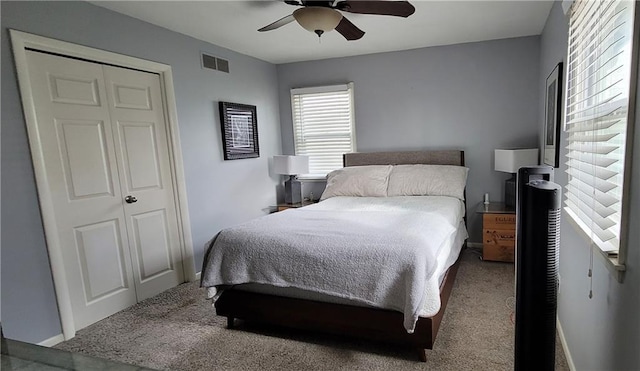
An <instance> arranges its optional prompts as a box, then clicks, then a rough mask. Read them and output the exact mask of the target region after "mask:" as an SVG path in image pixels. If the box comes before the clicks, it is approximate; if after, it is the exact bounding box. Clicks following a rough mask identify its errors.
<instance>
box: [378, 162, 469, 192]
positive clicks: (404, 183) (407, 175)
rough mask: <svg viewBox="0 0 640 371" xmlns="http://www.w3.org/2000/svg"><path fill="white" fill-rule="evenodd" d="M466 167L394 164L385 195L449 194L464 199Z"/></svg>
mask: <svg viewBox="0 0 640 371" xmlns="http://www.w3.org/2000/svg"><path fill="white" fill-rule="evenodd" d="M468 171H469V169H468V168H466V167H464V166H453V165H396V166H394V167H393V169H392V170H391V174H390V175H389V188H388V190H387V195H388V196H389V197H391V196H450V197H456V198H459V199H461V200H464V188H465V185H466V184H467V172H468Z"/></svg>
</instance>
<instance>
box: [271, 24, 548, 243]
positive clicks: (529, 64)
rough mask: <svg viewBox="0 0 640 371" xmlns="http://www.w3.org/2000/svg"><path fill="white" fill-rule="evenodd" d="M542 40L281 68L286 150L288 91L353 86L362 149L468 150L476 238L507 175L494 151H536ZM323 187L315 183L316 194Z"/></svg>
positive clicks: (289, 149)
mask: <svg viewBox="0 0 640 371" xmlns="http://www.w3.org/2000/svg"><path fill="white" fill-rule="evenodd" d="M539 42H540V40H539V37H537V36H534V37H524V38H514V39H505V40H497V41H488V42H478V43H469V44H459V45H451V46H441V47H432V48H423V49H416V50H410V51H401V52H393V53H382V54H373V55H366V56H358V57H348V58H338V59H329V60H322V61H312V62H300V63H291V64H283V65H278V83H279V89H280V118H281V123H282V129H281V130H282V149H283V153H288V154H291V153H293V151H294V147H293V129H292V123H291V103H290V98H289V90H290V89H291V88H296V87H304V86H314V85H327V84H332V83H344V82H348V81H353V82H354V84H355V85H354V105H355V121H356V140H357V150H358V151H359V152H370V151H381V150H416V149H426V148H454V149H463V150H465V159H466V164H467V167H469V168H470V171H469V180H468V187H467V198H468V201H467V208H468V216H469V218H468V221H469V227H470V228H469V229H470V234H471V239H470V240H471V241H472V242H481V241H482V240H481V224H482V223H481V218H480V216H479V215H477V214H476V213H475V209H476V206H477V205H478V204H479V203H480V202H481V201H482V196H483V194H484V193H485V192H489V193H490V197H491V199H492V200H494V201H498V200H502V199H503V194H504V180H505V179H507V178H509V175H508V174H506V173H501V172H496V171H494V170H493V168H494V167H493V150H494V149H496V148H513V147H529V148H535V147H537V146H538V131H539V130H538V127H539V125H538V99H539V94H538V85H539V83H538V81H539V76H538V73H539V65H538V63H539V61H540V55H539ZM317 188H318V185H317V184H314V187H313V189H314V191H313V192H314V195H315V194H317Z"/></svg>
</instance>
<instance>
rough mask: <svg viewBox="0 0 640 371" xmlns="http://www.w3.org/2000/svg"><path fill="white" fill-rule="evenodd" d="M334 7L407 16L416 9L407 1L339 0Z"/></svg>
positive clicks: (366, 12) (361, 12)
mask: <svg viewBox="0 0 640 371" xmlns="http://www.w3.org/2000/svg"><path fill="white" fill-rule="evenodd" d="M335 8H336V9H338V10H342V11H345V12H349V13H360V14H379V15H392V16H396V17H405V18H407V17H408V16H410V15H411V14H413V13H414V12H415V11H416V8H414V7H413V5H411V4H410V3H409V2H408V1H384V0H382V1H359V0H345V1H340V2H338V3H337V4H336V6H335Z"/></svg>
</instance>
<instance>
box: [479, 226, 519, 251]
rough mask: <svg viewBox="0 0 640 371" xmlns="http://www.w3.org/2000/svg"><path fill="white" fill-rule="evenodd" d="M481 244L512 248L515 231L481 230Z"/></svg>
mask: <svg viewBox="0 0 640 371" xmlns="http://www.w3.org/2000/svg"><path fill="white" fill-rule="evenodd" d="M482 244H483V245H504V246H511V247H514V246H515V245H516V231H515V229H512V230H503V229H483V230H482Z"/></svg>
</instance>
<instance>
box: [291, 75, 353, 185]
mask: <svg viewBox="0 0 640 371" xmlns="http://www.w3.org/2000/svg"><path fill="white" fill-rule="evenodd" d="M291 106H292V114H293V133H294V140H295V154H296V155H306V156H309V173H310V174H307V175H303V176H302V178H304V177H309V178H321V177H325V176H326V175H327V173H329V172H330V171H332V170H335V169H339V168H341V167H342V155H343V154H344V153H349V152H354V151H355V150H356V143H355V130H354V120H353V83H349V84H345V85H332V86H321V87H314V88H302V89H291Z"/></svg>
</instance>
